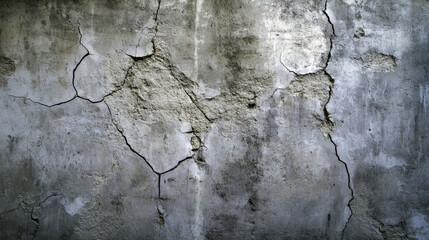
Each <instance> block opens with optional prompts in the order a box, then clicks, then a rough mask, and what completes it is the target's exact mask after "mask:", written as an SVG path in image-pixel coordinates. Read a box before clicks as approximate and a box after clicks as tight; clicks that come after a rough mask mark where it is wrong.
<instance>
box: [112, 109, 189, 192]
mask: <svg viewBox="0 0 429 240" xmlns="http://www.w3.org/2000/svg"><path fill="white" fill-rule="evenodd" d="M104 104H105V105H106V106H107V109H108V112H109V114H110V119H111V121H112V123H113V125H114V126H115V128H116V130H117V131H118V132H119V133H120V134H121V135H122V138H123V139H124V141H125V144H126V145H127V146H128V148H129V149H130V150H131V151H132V152H133V153H134V154H135V155H137V156H138V157H140V158H141V159H143V160H144V162H145V163H146V164H147V165H148V166H149V168H150V169H151V170H152V172H153V173H155V174H156V175H157V176H158V198H159V199H161V175H163V174H165V173H168V172H171V171H173V170H174V169H176V168H177V167H179V165H180V164H182V163H183V162H184V161H186V160H188V159H192V158H193V157H194V154H192V155H191V156H188V157H185V158H184V159H182V160H180V161H178V162H177V164H176V165H175V166H174V167H172V168H170V169H168V170H166V171H164V172H158V171H156V170H155V169H154V168H153V166H152V165H151V164H150V163H149V161H148V160H147V159H146V157H144V156H143V155H141V154H140V153H139V152H137V151H136V150H135V149H134V148H133V147H132V146H131V144H130V143H129V142H128V139H127V137H126V136H125V133H124V131H123V130H121V129H120V128H119V126H118V124H117V123H116V122H115V120H114V118H113V114H112V111H111V109H110V106H109V104H107V102H105V101H104Z"/></svg>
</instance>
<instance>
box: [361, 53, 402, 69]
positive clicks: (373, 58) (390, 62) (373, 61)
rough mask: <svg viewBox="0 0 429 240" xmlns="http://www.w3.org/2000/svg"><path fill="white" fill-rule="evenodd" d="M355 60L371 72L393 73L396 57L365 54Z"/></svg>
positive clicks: (381, 54) (382, 54)
mask: <svg viewBox="0 0 429 240" xmlns="http://www.w3.org/2000/svg"><path fill="white" fill-rule="evenodd" d="M357 60H358V61H359V62H360V64H361V65H362V66H363V67H364V68H366V69H368V70H369V71H371V72H393V71H395V68H396V57H394V56H392V55H387V54H384V53H380V52H375V51H368V52H365V53H364V54H363V55H362V56H361V57H360V58H358V59H357Z"/></svg>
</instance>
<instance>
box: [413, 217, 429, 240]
mask: <svg viewBox="0 0 429 240" xmlns="http://www.w3.org/2000/svg"><path fill="white" fill-rule="evenodd" d="M410 225H411V228H412V229H413V231H414V232H415V235H414V236H413V237H415V238H416V239H419V240H420V239H421V240H423V239H427V236H429V222H428V221H427V217H426V216H425V215H423V214H416V215H414V217H412V218H411V220H410Z"/></svg>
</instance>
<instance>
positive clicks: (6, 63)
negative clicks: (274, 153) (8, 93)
mask: <svg viewBox="0 0 429 240" xmlns="http://www.w3.org/2000/svg"><path fill="white" fill-rule="evenodd" d="M15 69H16V68H15V63H14V62H13V60H12V59H10V58H7V57H2V56H0V87H1V88H3V87H7V84H8V78H9V77H10V76H11V75H12V74H13V73H14V72H15Z"/></svg>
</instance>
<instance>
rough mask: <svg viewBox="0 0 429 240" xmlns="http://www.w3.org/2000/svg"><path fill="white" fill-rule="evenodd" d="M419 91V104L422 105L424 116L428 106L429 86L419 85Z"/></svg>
mask: <svg viewBox="0 0 429 240" xmlns="http://www.w3.org/2000/svg"><path fill="white" fill-rule="evenodd" d="M419 90H420V103H421V104H422V105H423V112H424V114H425V116H426V114H427V107H428V105H429V84H426V85H422V84H419Z"/></svg>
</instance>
